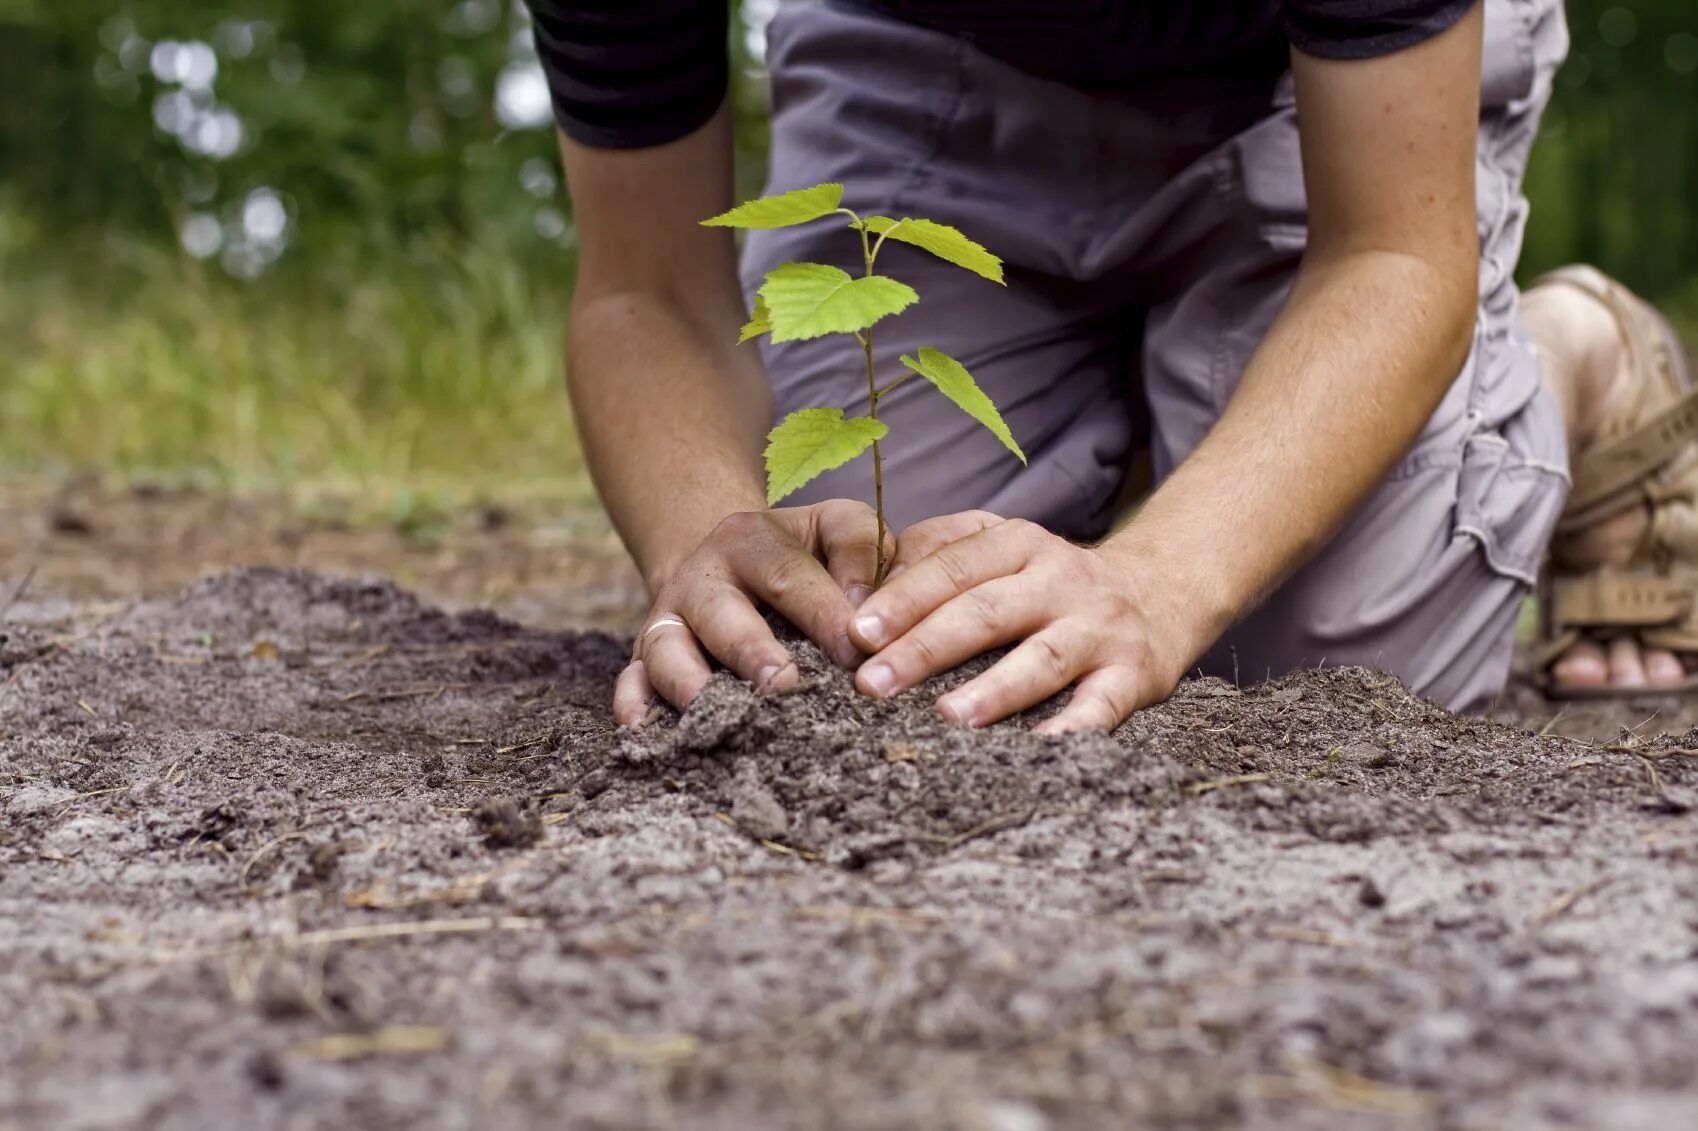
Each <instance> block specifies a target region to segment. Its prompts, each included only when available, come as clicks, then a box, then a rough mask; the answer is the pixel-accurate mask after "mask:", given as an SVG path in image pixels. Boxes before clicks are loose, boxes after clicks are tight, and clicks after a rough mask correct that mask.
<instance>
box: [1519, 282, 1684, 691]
mask: <svg viewBox="0 0 1698 1131" xmlns="http://www.w3.org/2000/svg"><path fill="white" fill-rule="evenodd" d="M1547 282H1548V283H1560V284H1564V285H1567V286H1572V287H1578V288H1579V289H1580V290H1583V291H1585V292H1586V293H1587V294H1589V295H1591V296H1592V297H1594V298H1596V299H1598V300H1599V301H1600V302H1602V303H1603V304H1604V305H1605V306H1606V307H1608V308H1609V310H1610V312H1611V313H1612V314H1614V315H1615V319H1616V322H1617V323H1618V324H1619V325H1620V326H1621V330H1622V337H1623V340H1624V341H1625V342H1626V345H1627V351H1628V366H1629V369H1630V372H1631V378H1630V379H1629V380H1628V381H1627V382H1625V383H1624V384H1623V388H1622V393H1621V394H1620V395H1618V397H1617V400H1618V401H1620V402H1621V403H1618V404H1616V405H1614V406H1612V412H1611V414H1610V416H1609V417H1608V418H1607V419H1606V420H1605V422H1604V425H1603V426H1602V428H1600V429H1599V432H1598V435H1597V438H1596V439H1595V440H1594V441H1593V443H1592V445H1591V447H1590V448H1589V449H1588V450H1587V451H1585V452H1583V453H1582V454H1581V455H1580V456H1579V457H1578V458H1577V459H1576V460H1575V467H1574V489H1573V490H1572V491H1571V492H1570V494H1569V498H1568V505H1567V507H1566V508H1565V509H1564V510H1563V514H1562V518H1561V520H1560V521H1559V522H1558V523H1557V530H1556V536H1555V538H1554V539H1553V540H1552V543H1551V561H1550V563H1549V564H1548V565H1547V566H1546V567H1545V571H1544V575H1543V577H1542V579H1541V583H1540V602H1539V605H1540V613H1541V619H1542V622H1543V637H1544V639H1543V641H1542V642H1541V645H1540V647H1539V650H1538V655H1537V658H1536V661H1535V666H1534V671H1535V673H1536V675H1537V678H1538V680H1539V683H1540V685H1541V687H1542V688H1543V689H1544V691H1545V693H1546V694H1548V695H1551V696H1553V697H1556V698H1568V699H1602V698H1618V697H1623V696H1629V695H1644V694H1646V693H1647V692H1652V691H1654V692H1656V693H1664V692H1671V691H1684V690H1691V689H1694V688H1698V672H1694V673H1692V674H1691V675H1689V676H1688V677H1687V679H1686V680H1685V681H1684V682H1683V683H1681V684H1679V685H1677V686H1675V687H1669V688H1663V687H1658V688H1655V689H1650V688H1618V687H1608V686H1606V687H1557V686H1556V685H1555V684H1554V683H1553V681H1552V680H1551V665H1552V664H1553V663H1554V662H1555V661H1556V660H1557V658H1558V657H1560V656H1561V655H1562V654H1563V653H1564V652H1566V651H1567V650H1568V649H1569V648H1570V647H1572V646H1573V645H1574V644H1576V643H1578V642H1580V641H1581V640H1591V641H1595V642H1598V643H1607V642H1608V641H1610V640H1612V639H1616V638H1618V637H1621V636H1624V635H1632V636H1635V637H1637V638H1638V639H1639V641H1640V642H1641V643H1643V644H1646V645H1649V646H1651V647H1653V648H1667V649H1670V650H1671V651H1675V652H1686V653H1698V389H1694V387H1693V384H1692V372H1691V367H1690V364H1689V363H1688V361H1687V359H1686V357H1685V355H1684V353H1683V351H1682V349H1681V345H1680V339H1679V336H1678V335H1677V334H1676V333H1675V331H1674V328H1673V327H1672V326H1670V325H1669V323H1668V322H1667V321H1666V320H1665V319H1664V318H1663V317H1662V315H1660V314H1658V313H1657V312H1656V311H1655V310H1654V309H1652V308H1651V306H1650V305H1649V304H1648V303H1646V302H1645V301H1644V300H1643V299H1641V298H1639V297H1638V296H1637V295H1635V294H1633V293H1632V292H1631V291H1629V290H1628V289H1627V288H1626V287H1623V286H1622V285H1621V284H1620V283H1617V282H1615V281H1614V280H1612V279H1610V278H1609V277H1607V276H1606V275H1604V274H1603V273H1602V272H1600V271H1597V270H1595V269H1594V268H1591V267H1565V268H1563V269H1562V270H1560V271H1555V272H1552V273H1551V274H1549V275H1546V276H1544V277H1543V278H1541V279H1540V280H1538V283H1541V284H1542V283H1547ZM1535 285H1538V284H1535ZM1635 507H1644V508H1646V509H1647V510H1648V511H1649V512H1650V522H1649V523H1647V524H1646V528H1645V535H1644V537H1643V538H1642V539H1641V540H1640V542H1639V545H1638V546H1637V547H1636V548H1635V549H1634V551H1633V554H1632V556H1631V558H1630V559H1629V560H1628V562H1627V563H1626V564H1625V565H1621V566H1610V567H1596V566H1593V567H1585V568H1582V567H1580V566H1577V565H1576V564H1575V563H1574V562H1573V561H1572V560H1568V561H1565V554H1564V550H1565V544H1572V540H1573V535H1574V534H1575V533H1576V532H1577V531H1580V530H1584V529H1586V528H1587V527H1590V526H1593V525H1595V524H1596V523H1598V522H1601V521H1603V520H1605V519H1608V518H1612V517H1614V516H1615V515H1618V514H1620V513H1622V512H1624V511H1627V510H1631V509H1633V508H1635Z"/></svg>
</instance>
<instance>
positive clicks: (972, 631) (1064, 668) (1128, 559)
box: [850, 511, 1212, 734]
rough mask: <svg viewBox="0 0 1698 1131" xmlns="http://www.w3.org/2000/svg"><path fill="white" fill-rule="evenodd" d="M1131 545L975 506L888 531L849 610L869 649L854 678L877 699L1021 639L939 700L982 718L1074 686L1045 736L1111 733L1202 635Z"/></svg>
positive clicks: (1174, 679) (983, 721) (1177, 670)
mask: <svg viewBox="0 0 1698 1131" xmlns="http://www.w3.org/2000/svg"><path fill="white" fill-rule="evenodd" d="M1134 559H1135V554H1134V553H1132V552H1131V551H1128V550H1126V549H1124V548H1118V547H1114V546H1112V545H1104V546H1099V547H1087V546H1078V545H1074V544H1073V543H1071V542H1068V541H1067V540H1066V539H1064V538H1061V537H1058V536H1057V535H1054V534H1051V533H1049V532H1048V531H1047V530H1045V529H1043V528H1042V527H1041V526H1038V525H1037V524H1035V523H1031V522H1027V521H1025V520H1023V519H1011V520H1010V519H1003V518H1000V517H998V516H997V515H994V514H990V513H988V512H985V511H968V512H964V513H961V514H953V515H945V516H942V517H939V518H934V519H928V520H927V521H925V522H920V523H916V524H915V525H914V526H911V527H909V528H908V529H907V530H905V531H903V532H902V534H901V535H900V537H899V538H898V539H897V555H896V559H895V562H894V564H893V565H892V569H891V577H890V579H889V580H888V581H887V582H886V583H885V585H884V587H883V588H882V589H880V590H879V591H878V592H876V593H874V594H873V595H872V596H871V597H869V598H867V600H866V601H865V603H863V604H862V605H861V607H860V609H859V610H858V611H857V612H856V614H855V617H854V621H853V624H852V626H851V629H850V633H851V638H852V639H853V640H854V641H855V643H856V644H857V645H858V646H860V647H861V648H862V649H863V650H864V651H866V652H870V653H873V655H872V656H871V658H870V659H868V660H867V661H866V662H865V663H863V664H862V665H861V669H860V672H859V673H858V675H857V676H856V680H855V683H856V686H857V687H858V688H859V689H860V690H861V691H862V692H864V693H866V694H868V695H873V696H876V697H878V698H884V697H887V696H890V695H895V694H897V693H898V692H901V691H904V690H906V689H908V688H910V687H913V686H914V685H915V684H917V683H919V682H921V681H922V680H924V679H926V678H927V677H928V676H931V675H935V674H937V673H939V672H943V671H947V670H949V669H950V668H953V667H955V666H956V665H958V664H960V663H963V662H964V661H966V660H969V659H971V658H972V657H974V656H976V655H978V654H979V653H981V652H984V651H987V650H988V649H991V648H995V647H998V646H1000V645H1004V644H1011V643H1014V642H1015V641H1023V642H1022V643H1020V644H1019V645H1018V646H1017V647H1015V648H1014V650H1013V651H1011V652H1010V653H1009V654H1008V655H1007V656H1005V657H1003V658H1002V659H1001V660H999V661H998V662H997V663H996V664H995V665H994V666H993V667H991V669H990V670H989V671H986V672H985V673H983V674H982V675H980V676H978V677H977V678H975V679H973V680H971V681H970V682H968V683H967V684H965V685H963V686H961V687H958V688H956V689H955V690H954V691H951V692H950V693H949V694H947V695H945V696H943V697H942V698H941V699H939V700H938V709H939V711H941V712H942V713H943V715H944V716H945V717H946V718H949V719H951V720H952V721H954V722H958V723H961V724H963V725H965V726H972V727H980V726H986V725H988V724H990V723H993V722H996V721H997V720H999V719H1002V718H1005V717H1007V716H1008V715H1011V714H1013V713H1015V712H1016V711H1021V710H1024V709H1025V708H1027V707H1030V706H1033V705H1034V704H1037V703H1041V702H1042V701H1043V700H1045V699H1047V698H1049V697H1050V696H1051V695H1054V694H1055V693H1056V692H1058V691H1061V690H1062V689H1063V688H1065V687H1067V686H1068V685H1069V684H1077V687H1076V689H1075V691H1074V693H1073V697H1072V699H1071V700H1070V701H1069V702H1068V704H1067V705H1066V707H1064V708H1063V709H1062V711H1061V712H1060V713H1059V714H1057V715H1055V716H1053V717H1052V718H1050V719H1048V720H1046V721H1045V722H1043V723H1041V724H1040V725H1039V726H1038V727H1037V728H1036V730H1037V731H1038V732H1039V733H1044V734H1065V733H1068V732H1071V731H1078V730H1110V729H1112V728H1114V727H1115V726H1117V725H1119V723H1120V722H1121V720H1123V719H1124V718H1126V716H1127V715H1129V714H1131V713H1132V712H1133V711H1135V710H1137V709H1138V708H1140V707H1145V706H1148V705H1150V704H1152V703H1158V702H1160V701H1161V700H1163V699H1165V698H1167V696H1168V695H1170V694H1171V693H1172V692H1173V689H1174V687H1175V686H1177V685H1178V683H1179V679H1180V676H1181V675H1183V674H1184V672H1185V669H1186V668H1187V667H1188V666H1189V665H1190V663H1191V661H1192V660H1193V659H1194V658H1195V656H1196V654H1197V653H1199V652H1201V651H1202V649H1203V648H1204V647H1206V646H1207V644H1208V643H1209V641H1210V639H1212V636H1210V635H1208V633H1209V631H1210V630H1209V628H1208V627H1207V626H1198V625H1188V624H1187V623H1186V622H1185V617H1184V616H1183V613H1184V609H1183V608H1182V607H1176V606H1177V605H1178V603H1179V599H1178V594H1179V592H1180V590H1179V589H1178V587H1177V586H1175V587H1173V588H1172V589H1170V590H1167V591H1166V593H1165V596H1166V599H1165V600H1159V601H1158V600H1155V599H1152V595H1154V594H1163V593H1164V587H1163V585H1162V582H1161V579H1160V578H1157V577H1149V576H1143V575H1144V573H1145V571H1144V570H1143V569H1142V568H1140V567H1141V563H1138V562H1137V561H1135V560H1134Z"/></svg>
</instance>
